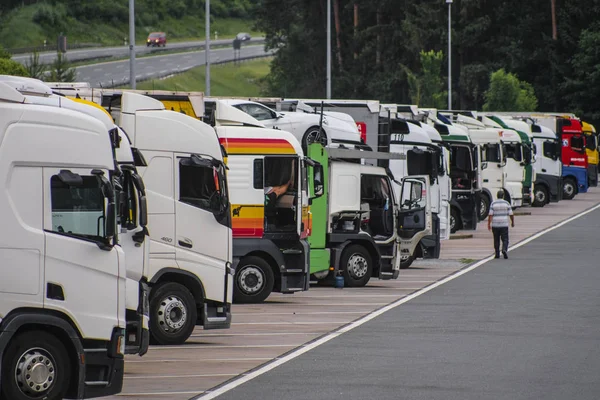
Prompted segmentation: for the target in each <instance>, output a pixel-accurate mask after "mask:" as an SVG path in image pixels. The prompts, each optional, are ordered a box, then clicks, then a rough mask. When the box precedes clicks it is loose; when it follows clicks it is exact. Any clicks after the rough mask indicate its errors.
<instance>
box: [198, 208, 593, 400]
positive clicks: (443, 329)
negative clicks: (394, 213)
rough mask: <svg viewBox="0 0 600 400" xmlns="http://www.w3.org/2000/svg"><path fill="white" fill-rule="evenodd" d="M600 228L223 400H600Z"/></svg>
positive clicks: (387, 320)
mask: <svg viewBox="0 0 600 400" xmlns="http://www.w3.org/2000/svg"><path fill="white" fill-rule="evenodd" d="M599 225H600V210H596V211H592V212H591V213H589V214H587V215H585V216H583V217H582V218H578V219H576V220H574V221H571V222H569V223H567V224H565V225H564V226H561V227H559V228H557V229H555V230H553V231H550V232H548V233H546V234H545V235H543V236H541V237H539V238H537V239H534V240H533V241H531V242H529V243H527V244H525V245H523V246H522V247H519V248H517V249H514V250H511V251H510V252H509V259H508V260H504V259H498V260H491V261H489V262H487V263H485V264H483V265H481V266H480V267H478V268H476V269H474V270H472V271H470V272H468V273H465V274H464V275H461V276H459V277H457V278H456V279H454V280H451V281H449V282H447V283H445V284H443V285H440V286H438V287H437V288H434V289H432V290H430V291H428V292H427V293H425V294H423V295H421V296H419V297H416V298H414V299H412V300H411V301H408V302H406V303H404V304H402V305H400V306H398V307H397V308H393V309H391V310H390V311H388V312H386V313H384V314H382V315H380V316H378V317H376V318H375V319H373V320H371V321H369V322H367V323H365V324H363V325H361V326H359V327H357V328H356V329H353V330H351V331H349V332H347V333H344V334H342V335H340V336H338V337H336V338H334V339H332V340H330V341H328V342H326V343H325V344H323V345H321V346H318V347H316V348H314V349H312V350H310V351H308V352H306V353H304V354H302V355H300V356H298V357H297V358H294V359H293V360H291V361H289V362H287V363H285V364H283V365H281V366H278V367H276V368H274V369H272V370H270V371H268V372H266V373H264V374H262V375H260V376H258V377H257V378H255V379H253V380H250V381H248V382H246V383H244V384H242V385H240V386H238V387H236V388H234V389H233V390H231V391H228V392H226V393H224V394H223V395H221V396H219V397H217V399H220V400H226V399H227V400H237V399H240V400H242V399H243V400H246V399H265V400H268V399H274V400H275V399H277V400H279V399H286V400H296V399H303V400H309V399H338V398H339V399H342V398H343V399H345V400H351V399H357V400H358V399H361V400H363V399H377V400H380V399H411V400H412V399H415V400H420V399H427V400H430V399H444V400H454V399H456V400H470V399H473V400H475V399H477V400H479V399H510V400H519V399H542V398H543V399H546V400H548V399H557V400H558V399H560V400H564V399H578V400H585V399H590V400H596V399H598V398H600V379H598V373H599V371H600V335H598V332H600V311H598V310H599V309H600V290H599V288H598V282H600V266H599V265H598V258H597V246H598V244H597V243H598V241H597V227H598V226H599ZM207 396H210V393H205V395H203V396H199V397H198V399H202V398H203V397H207Z"/></svg>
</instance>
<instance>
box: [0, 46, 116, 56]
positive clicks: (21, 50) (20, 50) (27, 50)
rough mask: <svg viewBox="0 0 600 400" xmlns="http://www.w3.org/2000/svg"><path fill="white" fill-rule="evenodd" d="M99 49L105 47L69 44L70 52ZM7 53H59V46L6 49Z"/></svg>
mask: <svg viewBox="0 0 600 400" xmlns="http://www.w3.org/2000/svg"><path fill="white" fill-rule="evenodd" d="M98 47H105V46H103V45H101V44H98V43H69V46H68V48H69V49H70V50H77V49H96V48H98ZM5 50H6V51H8V52H9V53H10V54H12V55H21V54H28V53H33V52H34V51H37V52H38V53H42V52H46V51H54V52H55V51H58V45H57V44H52V45H46V46H44V45H39V46H33V47H17V48H13V49H5Z"/></svg>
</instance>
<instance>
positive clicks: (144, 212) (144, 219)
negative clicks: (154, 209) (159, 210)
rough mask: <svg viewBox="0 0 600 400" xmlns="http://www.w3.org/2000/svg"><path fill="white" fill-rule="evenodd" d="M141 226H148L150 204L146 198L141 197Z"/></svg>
mask: <svg viewBox="0 0 600 400" xmlns="http://www.w3.org/2000/svg"><path fill="white" fill-rule="evenodd" d="M140 225H141V226H147V225H148V202H147V201H146V196H140Z"/></svg>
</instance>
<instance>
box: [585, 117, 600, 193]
mask: <svg viewBox="0 0 600 400" xmlns="http://www.w3.org/2000/svg"><path fill="white" fill-rule="evenodd" d="M581 124H582V128H583V133H584V134H585V139H586V140H585V142H586V145H585V152H586V154H587V156H588V185H589V186H598V163H599V162H600V154H599V153H598V134H597V133H596V128H595V127H594V125H592V124H589V123H587V122H585V121H581Z"/></svg>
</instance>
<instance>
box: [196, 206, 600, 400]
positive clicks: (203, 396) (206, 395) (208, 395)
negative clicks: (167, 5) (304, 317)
mask: <svg viewBox="0 0 600 400" xmlns="http://www.w3.org/2000/svg"><path fill="white" fill-rule="evenodd" d="M599 208H600V204H598V205H596V206H594V207H592V208H590V209H588V210H587V211H584V212H582V213H581V214H579V215H575V216H573V217H571V218H568V219H566V220H564V221H563V222H560V223H558V224H556V225H554V226H551V227H549V228H546V229H544V230H543V231H541V232H538V233H536V234H534V235H533V236H530V237H528V238H526V239H524V240H522V241H520V242H519V243H517V244H515V245H513V246H510V247H509V249H508V251H509V252H510V251H513V250H515V249H518V248H519V247H521V246H524V245H526V244H528V243H530V242H532V241H533V240H535V239H537V238H539V237H540V236H543V235H545V234H546V233H548V232H551V231H553V230H555V229H558V228H560V227H561V226H563V225H566V224H568V223H569V222H571V221H574V220H576V219H578V218H581V217H583V216H584V215H587V214H589V213H591V212H593V211H595V210H597V209H599ZM493 259H494V256H493V255H490V256H488V257H486V258H484V259H482V260H479V261H477V262H476V263H474V264H472V265H470V266H468V267H466V268H463V269H461V270H459V271H457V272H455V273H453V274H452V275H449V276H447V277H446V278H444V279H441V280H439V281H437V282H435V283H432V284H431V285H429V286H426V287H424V288H422V289H420V290H418V291H416V292H414V293H412V294H410V295H408V296H406V297H404V298H402V299H400V300H398V301H395V302H393V303H391V304H389V305H387V306H385V307H382V308H380V309H379V310H375V311H373V312H372V313H369V314H367V315H365V316H364V317H362V318H360V319H358V320H356V321H354V322H352V323H349V324H347V325H345V326H342V327H341V328H339V329H336V330H335V331H333V332H331V333H328V334H326V335H325V336H323V337H321V338H319V339H316V340H314V341H312V342H310V343H307V344H305V345H303V346H301V347H299V348H298V349H296V350H293V351H291V352H290V353H288V354H287V355H286V356H284V357H281V358H280V359H278V360H274V361H273V362H271V363H269V364H267V365H265V366H263V367H261V368H258V369H256V370H254V371H252V372H250V373H248V374H247V375H242V376H240V377H239V378H238V379H234V380H233V381H231V382H229V383H227V384H225V385H222V386H220V387H217V389H215V390H213V391H209V392H202V393H200V394H199V395H198V396H195V397H193V398H192V399H190V400H210V399H214V398H215V397H217V396H220V395H222V394H223V393H227V392H228V391H230V390H232V389H235V388H236V387H238V386H240V385H242V384H244V383H246V382H248V381H251V380H252V379H254V378H257V377H259V376H261V375H263V374H265V373H267V372H269V371H271V370H273V369H275V368H277V367H279V366H280V365H283V364H285V363H287V362H288V361H291V360H293V359H295V358H298V357H299V356H301V355H302V354H304V353H307V352H309V351H311V350H313V349H315V348H317V347H319V346H321V345H323V344H325V343H327V342H329V341H330V340H332V339H335V338H337V337H338V336H340V335H343V334H344V333H346V332H350V331H351V330H353V329H356V328H358V327H359V326H361V325H364V324H365V323H367V322H369V321H371V320H373V319H375V318H377V317H379V316H380V315H382V314H384V313H386V312H388V311H390V310H393V309H395V308H397V307H399V306H401V305H402V304H404V303H407V302H409V301H411V300H413V299H415V298H417V297H419V296H421V295H424V294H425V293H428V292H430V291H431V290H433V289H435V288H437V287H439V286H441V285H443V284H445V283H448V282H450V281H453V280H454V279H456V278H458V277H460V276H462V275H464V274H466V273H467V272H471V271H473V270H474V269H476V268H479V267H481V266H482V265H484V264H486V263H487V262H489V261H491V260H493Z"/></svg>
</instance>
